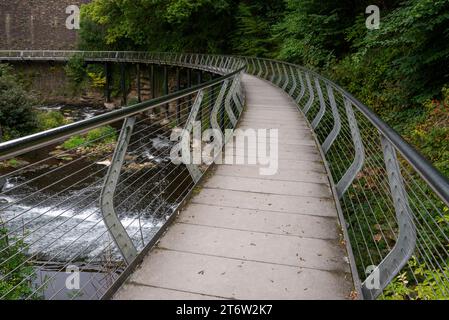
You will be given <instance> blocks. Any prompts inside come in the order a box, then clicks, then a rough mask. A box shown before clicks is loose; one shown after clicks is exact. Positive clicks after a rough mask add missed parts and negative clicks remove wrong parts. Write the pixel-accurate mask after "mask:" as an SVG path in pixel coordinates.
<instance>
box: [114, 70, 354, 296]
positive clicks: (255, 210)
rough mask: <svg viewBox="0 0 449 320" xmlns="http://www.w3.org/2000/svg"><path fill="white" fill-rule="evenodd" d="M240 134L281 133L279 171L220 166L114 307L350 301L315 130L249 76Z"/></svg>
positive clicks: (264, 84) (344, 256)
mask: <svg viewBox="0 0 449 320" xmlns="http://www.w3.org/2000/svg"><path fill="white" fill-rule="evenodd" d="M244 87H245V92H246V97H247V108H246V110H245V112H244V114H243V116H242V119H241V122H240V126H239V128H241V129H249V128H251V129H258V128H261V129H279V170H278V172H277V174H275V175H274V176H261V175H260V174H259V167H258V166H249V165H218V166H216V169H215V174H214V175H213V176H212V177H211V178H209V179H208V180H207V181H206V182H204V184H203V188H202V189H201V191H200V192H199V193H198V194H197V195H196V196H195V197H193V199H192V200H191V201H190V203H189V205H188V206H187V207H186V208H185V209H184V210H183V212H181V214H180V215H179V217H178V218H177V219H176V221H175V222H174V224H173V225H172V226H171V227H170V228H169V230H168V231H167V233H166V234H165V235H164V236H163V237H162V239H161V240H160V242H159V244H158V245H157V247H156V248H154V249H153V250H152V251H151V252H150V253H149V254H148V256H147V257H146V258H145V260H144V262H143V263H142V265H141V266H140V267H139V268H138V269H137V270H136V271H135V273H134V274H132V275H131V277H130V278H129V279H128V281H127V282H126V283H125V284H124V285H123V286H122V288H121V289H120V290H119V292H118V293H117V294H116V296H115V299H217V298H219V299H220V298H221V299H346V298H348V297H349V295H350V292H351V291H352V290H353V284H352V283H353V282H352V277H351V275H350V271H349V270H350V268H349V264H348V262H347V261H348V258H347V254H346V251H345V248H344V245H342V244H341V241H340V228H339V225H338V218H337V210H336V207H335V202H334V198H333V196H332V193H331V189H330V187H329V185H330V184H329V181H328V178H327V174H326V171H325V167H324V164H323V161H322V158H321V155H320V153H319V151H318V148H317V146H316V142H315V139H314V137H313V135H312V130H311V129H310V128H309V126H308V124H307V122H306V120H305V119H304V117H303V116H302V114H301V113H300V112H299V111H298V110H297V107H296V106H295V104H294V102H293V101H292V100H291V99H290V98H289V97H287V95H285V94H284V93H283V92H282V91H281V90H280V89H278V88H276V87H274V86H273V85H271V84H269V83H267V82H265V81H262V80H260V79H257V78H255V77H252V76H248V75H245V76H244Z"/></svg>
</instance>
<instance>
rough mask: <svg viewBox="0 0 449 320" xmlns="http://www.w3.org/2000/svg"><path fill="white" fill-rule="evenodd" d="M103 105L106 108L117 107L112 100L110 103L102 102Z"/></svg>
mask: <svg viewBox="0 0 449 320" xmlns="http://www.w3.org/2000/svg"><path fill="white" fill-rule="evenodd" d="M104 107H105V108H106V109H108V110H114V109H117V106H116V105H115V103H113V102H111V103H108V102H105V103H104Z"/></svg>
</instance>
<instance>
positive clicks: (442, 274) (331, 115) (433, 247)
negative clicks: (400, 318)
mask: <svg viewBox="0 0 449 320" xmlns="http://www.w3.org/2000/svg"><path fill="white" fill-rule="evenodd" d="M244 59H245V61H246V63H247V72H248V73H250V74H253V75H256V76H258V77H260V78H264V79H266V80H268V81H270V82H272V83H273V84H275V85H276V86H278V87H280V88H282V89H283V90H284V91H285V92H286V93H287V94H288V95H289V96H290V97H292V99H294V100H295V101H296V102H297V104H298V107H299V109H300V110H301V111H302V112H303V113H304V114H305V116H306V118H307V119H308V120H309V122H310V125H311V127H312V128H313V130H314V131H315V133H316V136H317V139H318V141H319V143H320V144H321V149H322V151H323V154H324V155H325V160H326V161H327V164H328V167H329V171H330V178H331V180H332V184H333V186H334V191H335V194H336V196H337V197H338V199H339V206H340V208H339V209H340V214H341V220H342V221H343V224H344V225H343V229H346V230H344V232H345V233H346V237H347V239H346V241H349V243H350V251H351V250H352V254H353V256H354V258H355V262H356V266H357V270H354V272H353V273H354V274H355V275H354V276H355V277H357V273H358V275H359V276H360V279H361V282H362V284H361V291H362V293H363V296H364V298H365V299H374V298H377V297H379V296H380V295H382V293H383V292H384V290H386V292H385V296H384V298H388V297H390V298H391V297H393V298H394V297H396V296H395V293H397V297H400V296H407V297H408V298H410V299H447V298H449V209H448V207H449V183H448V180H447V179H446V178H445V177H443V176H442V175H441V174H440V173H439V172H438V171H437V170H436V169H435V168H434V167H432V165H431V164H430V163H429V162H428V161H427V160H425V159H424V158H423V157H422V156H421V155H420V154H419V153H418V152H416V151H415V150H414V149H413V148H412V147H411V146H410V145H409V144H408V143H407V142H405V141H404V140H403V139H402V138H401V137H400V136H399V135H398V134H397V133H396V132H395V131H394V130H392V129H391V128H390V127H389V126H387V125H386V124H385V123H384V122H383V121H382V120H380V119H379V118H378V117H377V116H376V115H375V114H374V113H373V112H371V111H370V110H369V109H368V108H367V107H366V106H364V105H363V104H362V103H360V102H359V101H358V100H356V99H355V98H354V97H353V96H352V95H350V94H349V93H347V92H346V91H345V90H343V89H342V88H340V87H339V86H338V85H336V84H334V83H333V82H331V81H329V80H328V79H325V78H323V77H321V76H320V75H318V74H316V73H314V72H312V71H309V70H307V69H305V68H302V67H299V66H296V65H293V64H289V63H284V62H279V61H274V60H268V59H258V58H244ZM392 282H393V283H392ZM388 285H390V287H388Z"/></svg>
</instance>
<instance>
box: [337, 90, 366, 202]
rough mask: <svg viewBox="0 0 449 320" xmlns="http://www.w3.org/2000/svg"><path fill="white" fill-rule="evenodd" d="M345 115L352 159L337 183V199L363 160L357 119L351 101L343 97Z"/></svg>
mask: <svg viewBox="0 0 449 320" xmlns="http://www.w3.org/2000/svg"><path fill="white" fill-rule="evenodd" d="M345 109H346V116H347V117H348V122H349V128H350V130H351V137H352V142H353V143H354V150H355V155H354V161H353V162H352V164H351V166H350V167H349V169H348V170H347V171H346V173H345V174H344V175H343V177H342V178H341V179H340V181H339V182H338V183H337V186H336V190H337V196H338V198H339V199H342V198H343V196H344V194H345V193H346V191H347V190H348V188H349V186H350V185H351V184H352V183H353V181H354V180H355V178H356V177H357V175H358V174H359V172H360V171H361V170H362V168H363V164H364V162H365V148H364V147H363V142H362V136H361V135H360V130H359V126H358V124H357V119H356V118H355V114H354V110H353V109H352V102H351V101H350V100H349V99H348V98H346V97H345Z"/></svg>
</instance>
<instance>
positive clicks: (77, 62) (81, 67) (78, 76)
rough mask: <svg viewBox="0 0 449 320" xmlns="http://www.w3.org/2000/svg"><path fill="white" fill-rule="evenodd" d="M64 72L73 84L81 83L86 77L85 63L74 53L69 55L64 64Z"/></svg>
mask: <svg viewBox="0 0 449 320" xmlns="http://www.w3.org/2000/svg"><path fill="white" fill-rule="evenodd" d="M65 72H66V74H67V76H68V77H69V79H70V80H71V81H72V82H73V83H74V84H75V85H81V84H82V83H83V81H84V80H85V78H86V65H85V61H84V58H83V57H81V56H79V55H74V56H73V57H71V58H70V60H69V62H68V63H67V65H66V66H65Z"/></svg>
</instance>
